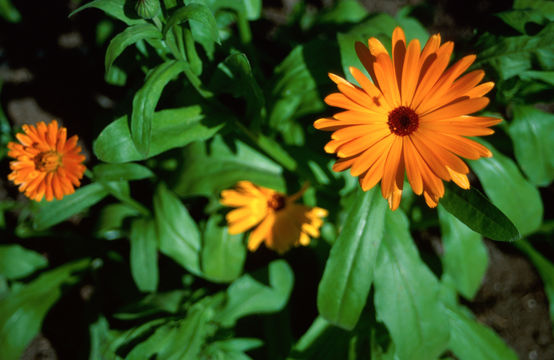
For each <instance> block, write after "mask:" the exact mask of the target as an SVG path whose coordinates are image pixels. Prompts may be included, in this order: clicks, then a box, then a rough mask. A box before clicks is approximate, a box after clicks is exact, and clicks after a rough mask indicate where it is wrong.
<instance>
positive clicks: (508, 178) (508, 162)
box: [470, 139, 543, 236]
mask: <svg viewBox="0 0 554 360" xmlns="http://www.w3.org/2000/svg"><path fill="white" fill-rule="evenodd" d="M479 142H481V143H483V144H484V145H485V146H487V147H488V148H489V149H490V150H491V151H492V153H493V157H491V158H483V159H479V160H472V161H470V166H471V169H472V170H473V171H474V172H475V174H476V175H477V177H478V178H479V180H480V181H481V184H482V185H483V189H484V190H485V193H486V194H487V195H488V196H489V198H490V199H491V201H492V202H493V204H494V205H496V206H497V207H498V208H499V209H500V210H501V211H502V212H503V213H504V214H506V216H507V217H508V218H509V219H510V220H511V221H512V222H513V223H514V225H515V226H516V227H517V229H518V230H519V232H520V233H521V235H523V236H524V235H528V234H530V233H532V232H533V231H535V230H536V229H538V227H539V226H540V224H541V223H542V217H543V206H542V201H541V197H540V194H539V191H538V190H537V188H535V187H534V186H533V185H531V184H530V183H529V182H528V181H527V180H525V178H524V177H523V176H522V175H521V172H520V171H519V169H518V168H517V166H516V164H515V163H514V162H513V161H512V159H510V158H508V157H506V156H504V155H503V154H501V153H500V152H498V151H497V150H496V149H494V148H493V147H492V146H491V145H490V144H488V143H486V142H485V141H484V140H481V139H479ZM499 184H502V186H499Z"/></svg>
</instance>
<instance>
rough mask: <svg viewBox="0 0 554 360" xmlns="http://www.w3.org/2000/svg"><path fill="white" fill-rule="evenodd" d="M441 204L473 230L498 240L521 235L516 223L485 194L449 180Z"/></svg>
mask: <svg viewBox="0 0 554 360" xmlns="http://www.w3.org/2000/svg"><path fill="white" fill-rule="evenodd" d="M444 187H445V189H446V191H445V193H444V197H443V198H442V199H441V200H440V203H441V205H442V206H443V207H444V208H445V209H446V210H447V211H448V212H449V213H451V214H452V215H454V216H455V217H457V218H458V220H460V221H461V222H463V223H464V224H466V225H467V226H468V227H469V228H470V229H471V230H473V231H476V232H478V233H480V234H481V235H483V236H485V237H488V238H489V239H492V240H497V241H515V240H518V239H519V238H520V237H521V235H520V234H519V231H518V229H517V228H516V227H515V225H514V224H513V223H512V222H511V221H510V219H508V217H507V216H506V215H504V214H503V213H502V211H500V210H498V208H497V207H496V206H494V205H493V204H492V203H491V202H490V201H489V200H488V199H487V198H486V197H485V196H484V195H483V194H481V193H480V192H479V191H478V190H476V189H474V188H471V189H469V190H464V189H461V188H459V187H458V186H457V185H455V184H453V183H451V182H447V183H445V184H444Z"/></svg>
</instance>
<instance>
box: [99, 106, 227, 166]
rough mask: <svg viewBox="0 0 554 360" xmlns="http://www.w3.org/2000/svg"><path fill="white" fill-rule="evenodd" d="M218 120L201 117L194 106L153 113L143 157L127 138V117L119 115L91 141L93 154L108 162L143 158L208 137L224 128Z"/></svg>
mask: <svg viewBox="0 0 554 360" xmlns="http://www.w3.org/2000/svg"><path fill="white" fill-rule="evenodd" d="M222 120H223V119H222V117H221V116H220V115H205V114H202V108H201V107H200V106H197V105H196V106H189V107H183V108H178V109H169V110H162V111H158V112H155V113H154V119H153V121H152V142H151V143H150V151H149V152H148V154H147V155H146V156H143V155H142V154H140V153H139V151H138V150H137V148H136V147H135V145H134V143H133V140H132V139H131V134H130V132H129V126H128V123H127V116H123V117H121V118H119V119H117V120H115V121H114V122H112V123H111V124H109V125H108V126H107V127H106V128H105V129H104V130H103V131H102V132H101V133H100V135H99V136H98V138H97V139H96V141H95V142H94V147H93V148H94V154H95V155H96V157H98V159H100V160H102V161H106V162H110V163H123V162H128V161H136V160H143V159H147V158H150V157H152V156H156V155H158V154H160V153H162V152H164V151H167V150H169V149H173V148H176V147H181V146H185V145H186V144H188V143H190V142H192V141H198V140H206V139H209V138H211V137H212V136H213V135H214V134H215V133H217V132H218V131H219V129H221V127H222V126H223V125H224V124H223V123H222Z"/></svg>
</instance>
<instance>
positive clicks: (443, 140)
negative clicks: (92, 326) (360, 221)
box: [314, 27, 501, 210]
mask: <svg viewBox="0 0 554 360" xmlns="http://www.w3.org/2000/svg"><path fill="white" fill-rule="evenodd" d="M368 45H369V49H368V48H367V47H366V46H365V45H363V44H362V43H356V53H357V54H358V56H359V58H360V61H361V62H362V64H363V65H364V67H365V69H366V70H367V72H368V73H369V74H370V76H371V79H372V81H370V80H369V79H368V78H367V76H366V75H364V74H363V73H362V72H361V71H360V70H359V69H357V68H355V67H350V68H349V69H350V73H351V74H352V76H354V78H356V81H357V82H358V84H359V86H357V85H353V84H352V83H350V82H348V81H346V80H345V79H343V78H341V77H340V76H338V75H335V74H329V77H330V78H331V80H333V81H334V82H335V83H336V84H337V87H338V89H339V91H340V92H339V93H334V94H331V95H329V96H327V97H326V98H325V102H326V103H327V104H329V105H331V106H337V107H340V108H343V109H345V110H346V111H343V112H340V113H338V114H335V115H334V116H333V118H323V119H319V120H317V121H316V122H315V123H314V126H315V127H316V128H317V129H320V130H326V131H333V134H332V135H331V138H332V140H331V141H330V142H329V143H327V145H325V151H327V152H329V153H337V155H338V156H339V160H337V162H336V163H335V165H334V166H333V170H335V171H343V170H346V169H350V173H351V174H352V175H353V176H359V177H360V185H361V186H362V189H364V190H369V189H371V188H372V187H373V186H375V185H376V184H377V183H379V182H381V192H382V194H383V197H384V198H385V199H387V200H388V202H389V206H390V208H391V209H392V210H396V209H397V208H398V205H400V199H401V197H402V189H403V187H404V175H405V173H407V175H408V180H409V181H410V185H411V186H412V189H413V191H414V192H415V193H416V194H418V195H421V194H422V193H423V195H424V196H425V201H426V202H427V205H429V206H430V207H436V206H437V203H438V201H439V199H440V198H441V197H443V196H444V186H443V184H442V181H441V180H445V181H450V180H452V181H454V182H455V183H456V184H457V185H458V186H460V187H462V188H464V189H468V188H469V181H468V179H467V176H466V174H467V173H468V172H469V168H468V167H467V165H466V164H465V163H464V162H463V161H461V160H460V158H459V157H458V156H462V157H465V158H468V159H473V160H474V159H478V158H479V157H483V156H484V157H491V156H492V153H491V152H490V151H489V150H488V149H487V148H486V147H485V146H483V145H481V144H479V143H477V142H475V141H473V140H470V139H467V138H466V136H480V135H490V134H492V133H494V131H493V130H491V129H489V127H490V126H492V125H495V124H498V123H499V122H500V121H501V120H500V119H497V118H493V117H483V116H469V114H473V113H475V112H477V111H479V110H481V109H483V108H484V107H485V106H486V105H487V104H488V103H489V100H488V99H487V98H486V97H484V95H485V94H487V93H488V92H489V91H490V90H491V89H492V88H493V86H494V84H493V83H492V82H485V83H483V84H480V85H479V82H480V81H481V80H482V79H483V77H484V75H485V73H484V72H483V71H482V70H474V71H472V72H470V73H468V74H466V75H464V76H462V77H460V76H461V75H462V74H463V73H464V72H465V71H466V70H467V69H468V68H469V67H470V66H471V64H472V63H473V62H474V61H475V55H469V56H466V57H464V58H462V59H460V60H459V61H458V62H456V63H455V64H454V65H452V66H451V67H450V68H447V65H448V62H449V61H450V57H451V55H452V50H453V48H454V44H453V43H452V42H446V43H444V44H441V37H440V35H439V34H436V35H433V36H431V37H430V38H429V40H428V41H427V43H426V44H425V46H424V47H423V50H422V49H421V46H420V43H419V40H418V39H414V40H412V41H411V42H410V43H409V44H408V45H407V44H406V37H405V35H404V31H403V30H402V29H401V28H400V27H397V28H396V29H395V30H394V32H393V34H392V58H391V55H389V53H388V51H387V50H386V49H385V47H384V46H383V44H382V43H381V42H380V41H379V40H377V39H376V38H370V39H369V40H368Z"/></svg>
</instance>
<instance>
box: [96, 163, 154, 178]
mask: <svg viewBox="0 0 554 360" xmlns="http://www.w3.org/2000/svg"><path fill="white" fill-rule="evenodd" d="M93 172H94V177H95V178H96V179H97V180H102V181H122V180H126V181H129V180H141V179H146V178H149V177H153V176H154V173H153V172H152V171H151V170H150V169H149V168H147V167H146V166H143V165H140V164H132V163H130V164H100V165H96V166H95V167H94V169H93Z"/></svg>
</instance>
